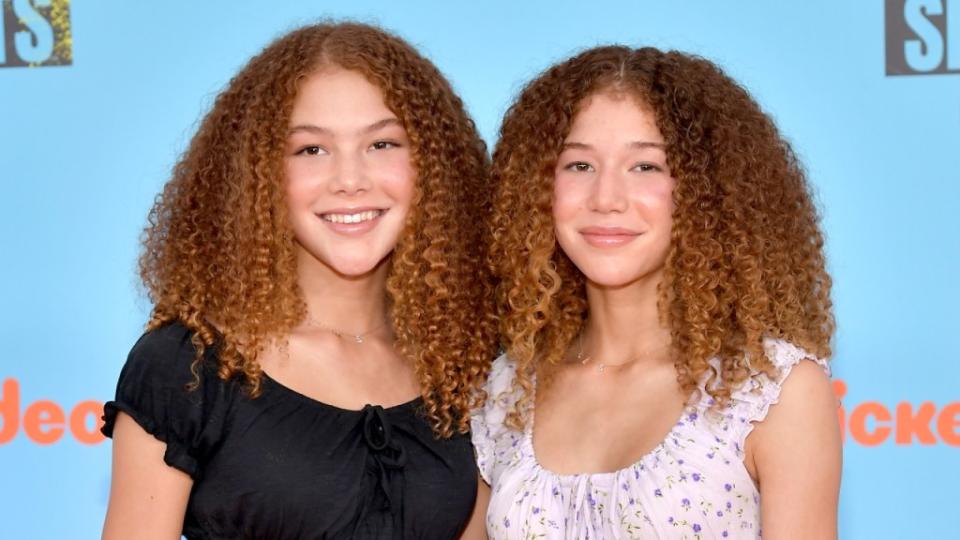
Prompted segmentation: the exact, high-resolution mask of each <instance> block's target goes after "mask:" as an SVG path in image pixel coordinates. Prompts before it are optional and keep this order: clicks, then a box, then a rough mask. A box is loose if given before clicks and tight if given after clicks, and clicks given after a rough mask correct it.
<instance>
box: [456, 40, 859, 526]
mask: <svg viewBox="0 0 960 540" xmlns="http://www.w3.org/2000/svg"><path fill="white" fill-rule="evenodd" d="M493 182H494V185H495V187H496V193H495V198H494V217H493V218H492V236H493V239H494V240H493V246H492V253H491V256H490V262H491V265H492V266H493V267H494V268H495V272H496V273H497V275H498V277H499V279H500V285H499V289H498V304H499V309H500V317H501V332H502V335H503V343H504V346H505V349H506V354H504V355H503V356H502V357H500V358H499V359H497V360H496V362H495V363H494V365H493V368H492V370H491V373H490V377H489V380H488V382H487V386H486V393H487V400H486V404H485V405H484V407H482V408H481V409H479V410H477V411H476V412H475V413H474V415H473V441H474V445H475V448H476V452H477V460H478V464H479V468H480V472H481V475H482V476H483V478H484V480H485V481H486V483H487V484H489V485H490V486H491V488H492V490H491V492H490V493H489V497H490V502H489V510H488V513H487V531H488V533H489V534H490V536H491V537H492V538H496V539H513V538H548V539H561V538H569V539H601V538H691V539H706V538H758V537H760V536H761V531H762V535H763V537H765V538H774V539H776V538H786V537H790V538H832V537H835V536H836V518H837V515H836V514H837V512H836V511H837V497H838V489H839V481H840V462H841V456H840V435H839V429H838V422H837V414H836V400H835V398H834V395H833V392H832V390H831V385H830V381H829V373H828V370H827V364H826V360H825V359H826V358H828V357H829V356H830V354H831V350H830V341H831V336H832V334H833V330H834V323H833V316H832V313H831V302H830V285H831V282H830V277H829V276H828V274H827V273H826V271H825V263H824V254H823V237H822V235H821V233H820V230H819V227H818V218H817V212H816V209H815V207H814V205H813V203H812V201H811V196H810V193H809V188H808V185H807V181H806V179H805V176H804V173H803V170H802V168H801V166H800V165H799V163H798V162H797V159H796V157H795V155H794V153H793V152H792V150H791V148H790V146H789V145H788V144H787V142H786V141H785V140H784V139H783V137H782V136H781V135H780V134H779V132H778V131H777V129H776V127H775V126H774V124H773V122H772V121H771V119H770V118H769V117H768V116H766V115H765V114H764V113H763V112H762V111H761V109H760V108H759V106H758V105H757V104H756V103H755V102H754V101H753V99H752V98H751V97H750V95H749V94H748V93H747V92H746V91H745V90H744V89H743V88H741V87H740V86H739V85H737V83H736V82H734V81H733V80H731V79H730V78H728V77H727V76H726V75H725V74H724V73H723V72H722V71H721V70H720V69H719V68H718V67H717V66H716V65H714V64H712V63H710V62H708V61H706V60H703V59H701V58H696V57H692V56H689V55H686V54H682V53H678V52H662V51H659V50H656V49H652V48H643V49H629V48H625V47H600V48H596V49H592V50H589V51H586V52H584V53H582V54H580V55H578V56H576V57H574V58H571V59H569V60H567V61H565V62H563V63H561V64H559V65H556V66H554V67H552V68H550V69H549V70H547V71H546V72H545V73H543V74H542V75H541V76H540V77H538V78H537V79H536V80H534V81H533V82H531V83H530V84H528V85H527V86H526V88H525V89H524V90H523V92H522V93H521V95H520V97H519V98H518V100H517V102H516V103H515V104H514V105H513V106H512V107H511V109H510V110H509V112H508V113H507V116H506V118H505V120H504V123H503V127H502V130H501V137H500V141H499V142H498V144H497V148H496V150H495V153H494V169H493Z"/></svg>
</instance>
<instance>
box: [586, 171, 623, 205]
mask: <svg viewBox="0 0 960 540" xmlns="http://www.w3.org/2000/svg"><path fill="white" fill-rule="evenodd" d="M625 181H626V179H625V178H623V176H622V175H620V174H618V173H617V171H615V170H611V169H601V170H600V171H599V172H598V173H597V175H596V176H594V179H593V185H592V186H591V189H590V197H589V200H588V201H587V203H588V207H589V209H590V210H592V211H594V212H600V213H604V214H606V213H610V212H624V211H626V210H627V206H628V203H627V193H626V185H625V184H624V183H625Z"/></svg>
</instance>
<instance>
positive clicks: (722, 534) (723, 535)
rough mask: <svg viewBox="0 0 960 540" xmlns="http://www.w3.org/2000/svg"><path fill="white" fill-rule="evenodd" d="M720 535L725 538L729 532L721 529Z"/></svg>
mask: <svg viewBox="0 0 960 540" xmlns="http://www.w3.org/2000/svg"><path fill="white" fill-rule="evenodd" d="M720 536H722V537H724V538H726V537H728V536H730V534H729V533H728V532H727V531H723V532H722V533H720Z"/></svg>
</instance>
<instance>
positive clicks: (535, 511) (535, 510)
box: [533, 506, 540, 514]
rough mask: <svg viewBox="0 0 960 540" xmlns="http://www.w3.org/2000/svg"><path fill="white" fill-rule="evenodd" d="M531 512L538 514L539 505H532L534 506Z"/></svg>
mask: <svg viewBox="0 0 960 540" xmlns="http://www.w3.org/2000/svg"><path fill="white" fill-rule="evenodd" d="M533 513H534V514H539V513H540V507H539V506H534V507H533Z"/></svg>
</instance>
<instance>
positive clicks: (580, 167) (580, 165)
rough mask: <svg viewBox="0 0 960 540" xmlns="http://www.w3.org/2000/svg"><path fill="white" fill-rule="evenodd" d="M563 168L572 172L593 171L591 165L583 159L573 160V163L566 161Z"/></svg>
mask: <svg viewBox="0 0 960 540" xmlns="http://www.w3.org/2000/svg"><path fill="white" fill-rule="evenodd" d="M564 170H567V171H573V172H591V171H593V166H592V165H590V164H589V163H586V162H584V161H574V162H573V163H568V164H567V165H566V166H565V167H564Z"/></svg>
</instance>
